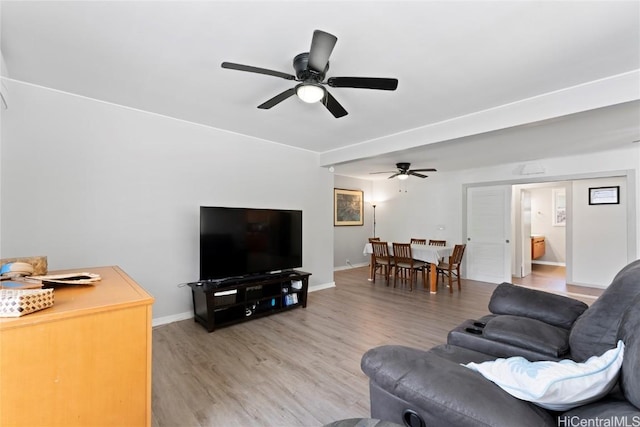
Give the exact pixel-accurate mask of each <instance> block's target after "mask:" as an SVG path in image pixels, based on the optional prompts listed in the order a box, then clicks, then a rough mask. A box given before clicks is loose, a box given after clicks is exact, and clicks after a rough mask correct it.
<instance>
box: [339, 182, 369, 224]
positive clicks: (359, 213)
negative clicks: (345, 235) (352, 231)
mask: <svg viewBox="0 0 640 427" xmlns="http://www.w3.org/2000/svg"><path fill="white" fill-rule="evenodd" d="M363 224H364V192H363V191H360V190H345V189H342V188H334V189H333V225H334V226H342V225H363Z"/></svg>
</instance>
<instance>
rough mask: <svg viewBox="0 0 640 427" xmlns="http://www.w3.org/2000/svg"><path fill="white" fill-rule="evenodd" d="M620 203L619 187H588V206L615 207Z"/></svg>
mask: <svg viewBox="0 0 640 427" xmlns="http://www.w3.org/2000/svg"><path fill="white" fill-rule="evenodd" d="M619 203H620V186H618V185H616V186H612V187H590V188H589V204H590V205H617V204H619Z"/></svg>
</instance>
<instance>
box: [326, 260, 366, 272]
mask: <svg viewBox="0 0 640 427" xmlns="http://www.w3.org/2000/svg"><path fill="white" fill-rule="evenodd" d="M367 266H369V263H368V262H360V263H358V264H351V265H341V266H338V267H333V271H342V270H351V269H352V268H358V267H367Z"/></svg>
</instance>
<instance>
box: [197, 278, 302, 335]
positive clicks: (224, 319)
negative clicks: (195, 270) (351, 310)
mask: <svg viewBox="0 0 640 427" xmlns="http://www.w3.org/2000/svg"><path fill="white" fill-rule="evenodd" d="M309 276H311V273H305V272H303V271H296V270H286V271H281V272H277V273H273V272H272V273H267V274H260V275H253V276H239V277H229V278H226V279H224V280H222V281H200V282H193V283H189V287H190V288H191V293H192V296H193V315H194V320H195V321H196V322H198V323H200V324H201V325H202V326H204V327H205V329H206V330H207V331H209V332H213V331H214V330H215V328H217V327H221V326H227V325H232V324H234V323H239V322H245V321H248V320H252V319H257V318H259V317H264V316H268V315H270V314H275V313H280V312H282V311H285V310H291V309H293V308H297V307H306V306H307V292H308V289H309Z"/></svg>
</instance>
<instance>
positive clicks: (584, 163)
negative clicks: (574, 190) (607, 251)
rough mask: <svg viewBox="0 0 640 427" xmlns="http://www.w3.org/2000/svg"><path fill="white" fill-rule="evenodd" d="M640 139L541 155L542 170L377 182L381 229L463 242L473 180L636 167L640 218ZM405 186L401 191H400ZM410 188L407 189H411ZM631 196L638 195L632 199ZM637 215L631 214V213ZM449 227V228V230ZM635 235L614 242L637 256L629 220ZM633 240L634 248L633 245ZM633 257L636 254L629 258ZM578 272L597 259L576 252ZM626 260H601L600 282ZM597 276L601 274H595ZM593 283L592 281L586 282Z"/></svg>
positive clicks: (517, 180)
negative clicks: (598, 149)
mask: <svg viewBox="0 0 640 427" xmlns="http://www.w3.org/2000/svg"><path fill="white" fill-rule="evenodd" d="M639 151H640V146H639V144H629V148H628V149H622V150H612V151H608V152H602V153H598V154H591V155H586V154H585V155H581V156H572V157H562V158H549V159H542V160H539V161H538V163H539V164H540V165H541V166H542V167H543V168H544V169H545V172H544V173H543V174H541V175H533V176H522V175H521V174H520V173H519V171H520V170H521V166H522V164H507V165H502V166H497V167H491V168H478V169H470V170H466V171H461V172H449V173H447V172H438V173H434V174H431V175H430V177H429V178H427V179H425V180H421V179H409V180H407V181H406V182H407V185H406V188H403V187H401V185H403V184H399V182H398V181H397V180H380V181H375V182H374V191H375V192H376V193H377V194H378V195H379V196H378V197H379V198H380V199H381V200H385V201H384V202H382V203H380V207H379V208H378V209H377V212H376V213H377V215H378V229H379V232H378V234H379V235H381V236H383V238H385V239H388V240H398V241H401V240H406V239H408V238H410V237H413V236H414V235H422V236H424V237H426V238H443V239H446V240H447V241H448V242H449V243H450V244H455V243H462V242H463V241H464V239H465V237H466V236H465V235H464V227H465V226H464V206H463V205H464V204H463V194H464V193H463V186H464V185H467V184H473V185H475V184H480V183H486V184H487V185H489V184H495V183H514V184H524V183H527V182H536V181H537V182H541V181H544V180H546V181H551V180H553V181H562V180H572V179H575V178H578V177H581V176H583V175H584V176H587V175H594V174H602V175H607V174H613V175H615V174H619V173H620V171H626V170H631V171H632V175H633V174H635V177H632V178H633V179H635V181H636V183H635V187H636V188H635V189H631V192H630V194H628V197H629V198H630V199H629V203H631V205H630V213H632V214H633V215H635V216H634V217H633V219H634V220H635V221H637V219H638V217H637V211H638V196H637V194H638V189H637V186H638V184H637V183H638V170H639V169H640V162H639V161H638V160H639V158H640V155H639ZM399 190H400V191H399ZM405 190H406V192H405ZM631 198H632V199H633V200H631ZM629 217H631V215H629ZM443 228H444V229H443ZM628 231H629V234H630V237H629V239H632V240H629V239H626V238H625V239H624V241H622V240H620V239H619V238H616V239H615V240H613V241H612V242H611V243H612V244H613V245H620V247H624V248H627V250H626V251H625V254H628V256H629V257H631V258H633V257H636V256H637V254H638V253H640V250H639V248H638V242H640V236H638V227H637V226H633V225H628ZM630 241H633V244H632V247H627V246H628V242H630ZM627 261H631V259H629V258H627V260H626V261H625V263H626V262H627ZM573 263H574V265H573V271H574V274H575V277H576V278H580V279H581V278H583V277H585V276H590V275H591V274H590V273H591V271H592V269H593V267H594V266H593V264H592V261H591V260H587V259H583V258H581V257H574V259H573ZM619 266H620V261H619V260H616V261H615V262H608V263H600V264H598V266H597V268H598V269H599V271H600V272H599V274H598V275H597V280H598V283H593V284H594V285H599V286H606V285H608V284H609V282H610V281H611V279H612V278H613V275H615V273H616V272H617V271H618V270H619ZM593 277H595V276H593ZM583 283H587V282H583Z"/></svg>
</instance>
